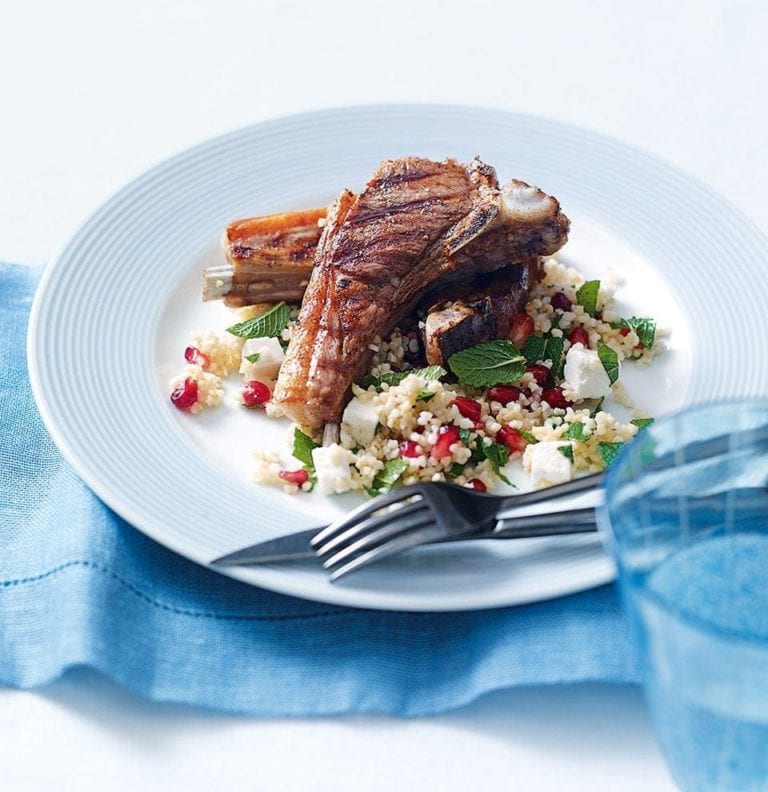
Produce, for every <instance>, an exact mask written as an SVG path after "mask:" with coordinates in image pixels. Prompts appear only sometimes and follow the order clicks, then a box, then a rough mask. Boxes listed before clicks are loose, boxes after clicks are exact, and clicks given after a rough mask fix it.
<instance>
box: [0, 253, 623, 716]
mask: <svg viewBox="0 0 768 792" xmlns="http://www.w3.org/2000/svg"><path fill="white" fill-rule="evenodd" d="M39 274H40V272H39V271H38V270H32V269H31V268H28V267H21V266H12V265H2V264H0V339H2V341H1V342H0V683H3V684H6V685H13V686H18V687H24V688H28V687H33V686H38V685H43V684H45V683H46V682H48V681H50V680H52V679H54V678H56V677H57V676H59V675H60V674H61V673H62V672H63V671H64V670H65V669H67V668H68V667H71V666H76V665H87V666H91V667H93V668H96V669H98V670H100V671H101V672H103V673H104V674H107V675H108V676H110V677H112V678H113V679H115V680H117V681H119V682H121V683H123V684H124V685H126V686H127V687H129V688H131V689H133V690H135V691H137V692H139V693H140V694H142V695H144V696H147V697H149V698H152V699H156V700H162V701H175V702H185V703H189V704H197V705H202V706H206V707H212V708H216V709H221V710H229V711H237V712H244V713H250V714H257V715H268V716H278V715H325V714H331V713H345V712H385V713H396V714H402V715H423V714H428V713H433V712H439V711H443V710H447V709H451V708H453V707H457V706H460V705H462V704H465V703H467V702H469V701H472V700H473V699H475V698H477V697H478V696H480V695H482V694H483V693H486V692H488V691H492V690H495V689H498V688H503V687H508V686H513V685H529V684H542V683H562V682H579V681H587V680H605V681H612V682H635V681H637V680H638V674H637V668H636V665H635V661H634V657H633V655H632V651H631V643H630V640H629V636H628V628H627V625H626V622H625V619H624V616H623V614H622V611H621V607H620V605H619V602H618V597H617V594H616V590H615V588H614V587H613V586H603V587H601V588H598V589H594V590H592V591H589V592H584V593H580V594H577V595H573V596H569V597H564V598H560V599H557V600H552V601H549V602H543V603H539V604H535V605H529V606H524V607H516V608H500V609H495V610H485V611H475V612H466V613H396V612H385V611H370V610H359V609H351V608H341V607H336V606H331V605H324V604H319V603H313V602H308V601H305V600H299V599H294V598H291V597H286V596H283V595H280V594H274V593H272V592H269V591H263V590H261V589H257V588H253V587H251V586H247V585H245V584H242V583H239V582H236V581H233V580H231V579H229V578H226V577H224V576H222V575H219V574H217V573H215V572H211V571H209V570H207V569H205V568H203V567H200V566H198V565H196V564H193V563H192V562H189V561H186V560H185V559H183V558H181V557H179V556H177V555H175V554H174V553H172V552H170V551H169V550H166V549H165V548H163V547H161V546H160V545H158V544H156V543H155V542H153V541H152V540H150V539H148V538H146V537H145V536H144V535H143V534H141V533H139V532H138V531H136V530H135V529H133V528H132V527H131V526H130V525H128V524H127V523H126V522H125V521H124V520H122V519H121V518H120V517H119V516H118V515H117V514H115V513H114V512H112V511H111V510H110V509H109V508H107V507H106V506H105V505H104V504H103V503H101V501H99V500H98V499H97V498H96V497H95V496H94V495H93V494H92V493H91V491H90V490H89V489H88V488H87V487H86V486H85V485H84V484H83V483H82V482H81V481H80V480H79V479H78V478H77V476H76V475H75V474H74V473H73V472H72V470H71V469H70V467H69V466H68V465H67V463H66V462H64V460H63V459H62V457H61V455H60V454H59V452H58V450H57V449H56V447H55V445H54V444H53V442H52V441H51V439H50V437H49V436H48V434H47V432H46V430H45V428H44V427H43V424H42V422H41V420H40V417H39V415H38V412H37V409H36V407H35V404H34V400H33V397H32V393H31V391H30V386H29V381H28V376H27V368H26V359H25V343H24V342H25V336H26V325H27V318H28V314H29V306H30V303H31V299H32V295H33V292H34V288H35V285H36V283H37V279H38V277H39Z"/></svg>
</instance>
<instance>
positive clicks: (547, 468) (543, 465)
mask: <svg viewBox="0 0 768 792" xmlns="http://www.w3.org/2000/svg"><path fill="white" fill-rule="evenodd" d="M564 446H569V447H571V448H573V443H572V442H570V441H566V440H545V441H543V442H540V443H531V444H529V445H528V446H526V448H525V452H524V453H523V468H524V469H525V470H526V472H527V473H530V475H531V481H532V483H533V486H534V487H549V486H551V485H553V484H562V483H563V482H565V481H570V480H571V477H572V473H573V465H572V463H571V460H570V459H568V457H567V456H565V454H563V452H562V451H560V450H559V449H560V448H562V447H564Z"/></svg>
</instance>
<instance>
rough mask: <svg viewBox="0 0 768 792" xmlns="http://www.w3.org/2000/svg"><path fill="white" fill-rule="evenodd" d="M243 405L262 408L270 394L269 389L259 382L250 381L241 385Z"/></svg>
mask: <svg viewBox="0 0 768 792" xmlns="http://www.w3.org/2000/svg"><path fill="white" fill-rule="evenodd" d="M241 393H242V394H243V403H244V404H245V406H246V407H249V408H251V407H263V406H264V405H265V404H266V403H267V402H268V401H269V397H270V396H271V395H272V393H271V392H270V390H269V387H268V386H267V385H265V384H264V383H263V382H260V381H259V380H250V381H249V382H246V383H245V385H243V390H242V391H241Z"/></svg>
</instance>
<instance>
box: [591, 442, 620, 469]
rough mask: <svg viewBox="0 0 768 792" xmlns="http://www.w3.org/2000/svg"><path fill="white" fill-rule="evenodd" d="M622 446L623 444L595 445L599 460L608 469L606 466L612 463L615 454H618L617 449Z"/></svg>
mask: <svg viewBox="0 0 768 792" xmlns="http://www.w3.org/2000/svg"><path fill="white" fill-rule="evenodd" d="M623 445H624V443H598V444H597V453H598V454H600V458H601V459H602V460H603V464H604V465H605V466H606V467H608V465H610V464H611V462H613V459H614V457H615V456H616V454H618V453H619V449H620V448H621V447H622V446H623Z"/></svg>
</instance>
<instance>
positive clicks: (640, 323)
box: [614, 316, 656, 349]
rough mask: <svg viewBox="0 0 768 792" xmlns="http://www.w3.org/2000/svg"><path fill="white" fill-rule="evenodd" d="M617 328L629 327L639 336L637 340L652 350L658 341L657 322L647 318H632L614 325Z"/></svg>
mask: <svg viewBox="0 0 768 792" xmlns="http://www.w3.org/2000/svg"><path fill="white" fill-rule="evenodd" d="M614 326H615V327H628V328H629V329H630V330H634V331H635V333H636V334H637V340H638V341H639V342H640V343H641V344H642V345H643V346H644V347H645V348H646V349H650V348H651V347H652V346H653V344H654V342H655V341H656V320H655V319H650V318H648V317H647V316H632V317H630V318H629V319H621V320H619V321H618V322H615V323H614Z"/></svg>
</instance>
